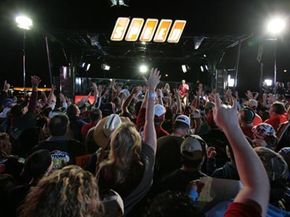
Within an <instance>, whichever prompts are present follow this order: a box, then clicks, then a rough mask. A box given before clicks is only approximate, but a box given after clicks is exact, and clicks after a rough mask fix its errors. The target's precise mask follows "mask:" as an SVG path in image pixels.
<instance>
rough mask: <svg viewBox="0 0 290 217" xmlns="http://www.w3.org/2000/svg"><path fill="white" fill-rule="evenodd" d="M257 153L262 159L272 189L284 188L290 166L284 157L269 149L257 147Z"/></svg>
mask: <svg viewBox="0 0 290 217" xmlns="http://www.w3.org/2000/svg"><path fill="white" fill-rule="evenodd" d="M255 152H256V153H257V154H258V156H259V157H260V159H261V161H262V163H263V165H264V167H265V169H266V172H267V174H268V177H269V180H270V183H271V187H273V186H277V187H283V186H285V185H286V183H287V177H288V166H287V163H286V162H285V160H284V159H283V158H282V156H281V155H280V154H278V153H276V152H274V151H272V150H271V149H269V148H265V147H257V148H255Z"/></svg>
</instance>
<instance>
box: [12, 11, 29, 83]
mask: <svg viewBox="0 0 290 217" xmlns="http://www.w3.org/2000/svg"><path fill="white" fill-rule="evenodd" d="M15 22H16V24H17V27H19V28H20V29H23V56H22V70H23V88H25V79H26V78H25V77H26V47H25V45H26V44H25V42H26V31H27V30H30V29H31V28H32V26H33V22H32V19H31V18H29V17H27V16H25V15H19V16H17V17H16V18H15Z"/></svg>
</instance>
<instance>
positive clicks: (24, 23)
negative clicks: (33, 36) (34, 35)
mask: <svg viewBox="0 0 290 217" xmlns="http://www.w3.org/2000/svg"><path fill="white" fill-rule="evenodd" d="M15 22H16V23H17V26H18V27H19V28H20V29H25V30H30V29H31V27H32V25H33V22H32V19H31V18H29V17H27V16H25V15H20V16H17V17H16V18H15Z"/></svg>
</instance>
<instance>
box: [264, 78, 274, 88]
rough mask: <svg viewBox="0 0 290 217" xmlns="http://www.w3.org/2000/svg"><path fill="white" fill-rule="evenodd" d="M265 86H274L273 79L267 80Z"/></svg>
mask: <svg viewBox="0 0 290 217" xmlns="http://www.w3.org/2000/svg"><path fill="white" fill-rule="evenodd" d="M264 84H265V85H266V86H268V87H270V86H272V84H273V80H271V79H265V80H264Z"/></svg>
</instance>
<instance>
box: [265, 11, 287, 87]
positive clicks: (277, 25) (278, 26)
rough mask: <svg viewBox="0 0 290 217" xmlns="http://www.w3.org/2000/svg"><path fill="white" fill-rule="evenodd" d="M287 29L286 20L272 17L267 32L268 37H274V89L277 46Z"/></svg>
mask: <svg viewBox="0 0 290 217" xmlns="http://www.w3.org/2000/svg"><path fill="white" fill-rule="evenodd" d="M285 28H286V19H285V18H283V17H280V16H275V17H272V18H271V19H269V20H268V22H267V26H266V30H267V33H268V35H270V36H272V37H274V40H275V44H274V75H273V84H274V87H275V85H276V82H277V46H278V37H279V36H281V35H282V33H283V32H284V30H285Z"/></svg>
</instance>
